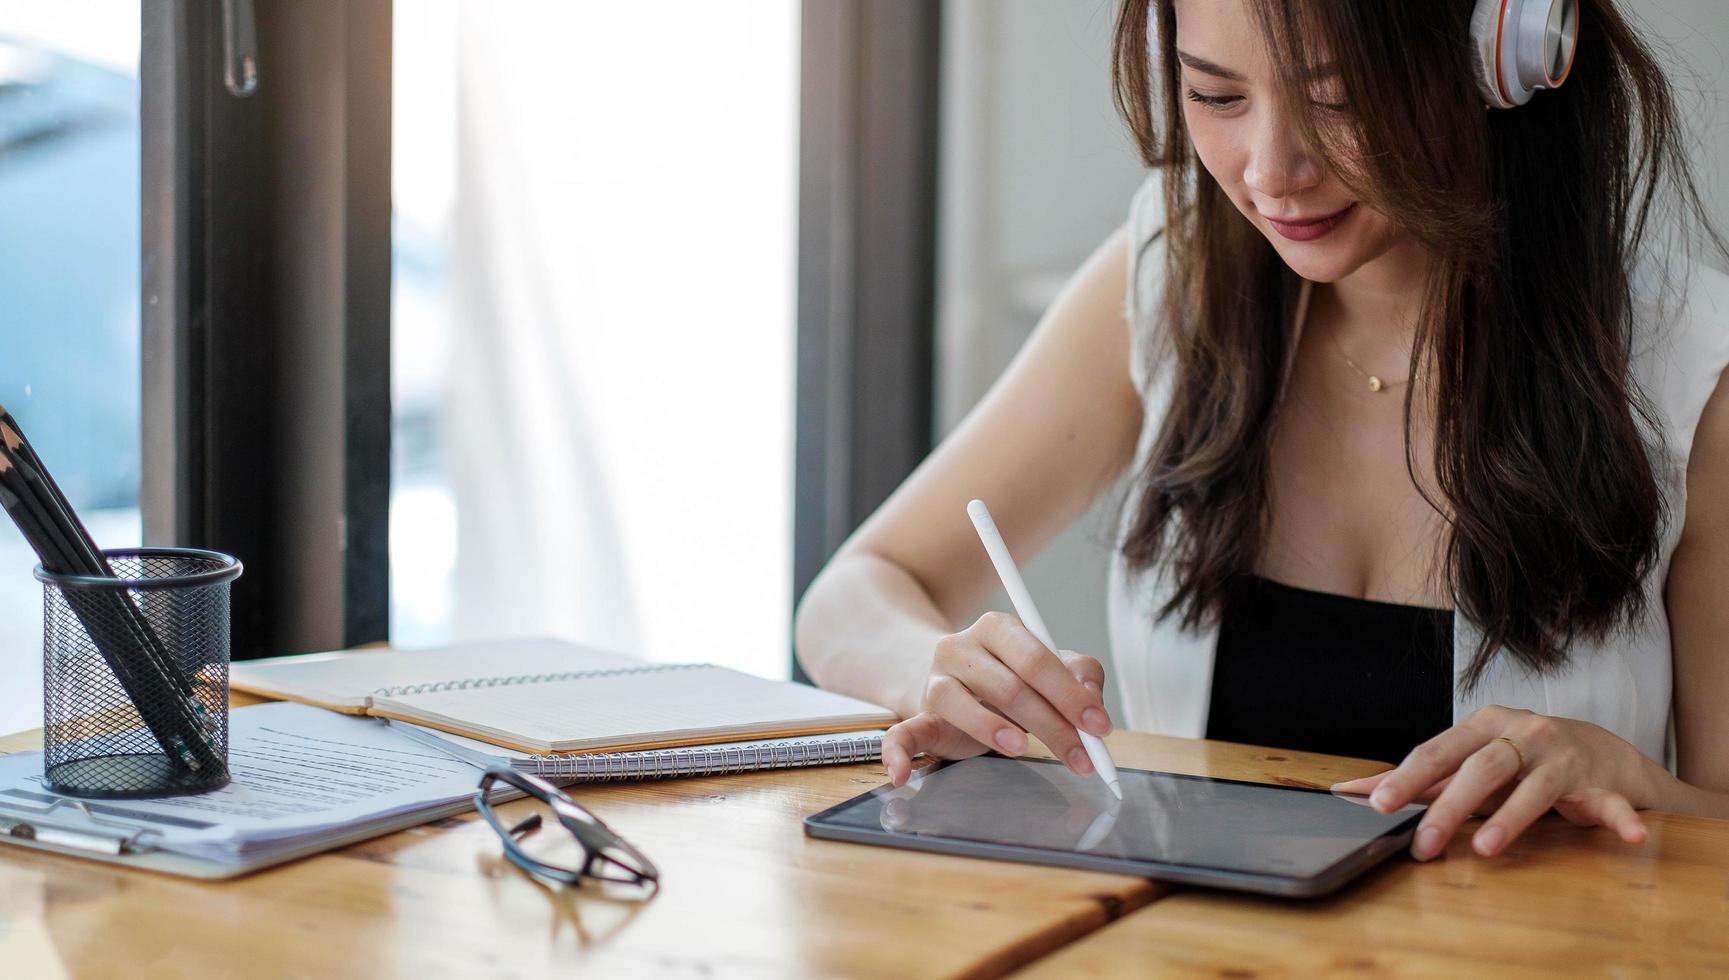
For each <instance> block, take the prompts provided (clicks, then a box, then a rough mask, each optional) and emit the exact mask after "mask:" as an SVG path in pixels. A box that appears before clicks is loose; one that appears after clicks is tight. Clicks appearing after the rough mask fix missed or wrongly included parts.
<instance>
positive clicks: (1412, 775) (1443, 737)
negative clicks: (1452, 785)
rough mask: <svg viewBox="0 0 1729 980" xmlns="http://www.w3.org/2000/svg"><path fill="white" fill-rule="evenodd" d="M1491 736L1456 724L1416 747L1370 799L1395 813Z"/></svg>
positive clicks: (1378, 806)
mask: <svg viewBox="0 0 1729 980" xmlns="http://www.w3.org/2000/svg"><path fill="white" fill-rule="evenodd" d="M1491 737H1492V736H1490V735H1489V734H1487V733H1486V732H1484V731H1482V730H1481V729H1478V728H1474V727H1470V726H1466V725H1454V726H1453V727H1452V728H1449V729H1447V730H1446V731H1444V732H1442V733H1441V734H1439V735H1436V736H1435V737H1434V738H1431V739H1429V740H1428V741H1427V742H1424V743H1422V744H1421V745H1418V746H1417V747H1416V748H1414V749H1412V750H1411V754H1410V755H1407V756H1405V761H1403V762H1401V763H1399V765H1398V766H1397V767H1396V768H1395V769H1394V770H1393V771H1392V772H1390V773H1387V775H1386V777H1385V778H1384V779H1382V780H1381V782H1380V785H1378V786H1376V787H1375V791H1374V792H1373V793H1371V794H1370V795H1369V802H1370V803H1371V804H1372V805H1373V806H1374V807H1375V809H1377V810H1379V811H1381V812H1382V813H1392V812H1393V811H1394V810H1397V809H1398V808H1399V807H1402V806H1404V805H1405V804H1406V803H1409V802H1411V801H1412V800H1414V799H1417V798H1418V797H1419V796H1421V795H1422V793H1423V791H1424V790H1426V789H1428V788H1430V787H1431V786H1434V785H1435V784H1436V783H1438V782H1440V781H1441V780H1442V779H1443V778H1444V777H1447V776H1450V775H1452V774H1453V773H1454V772H1455V771H1456V770H1457V769H1458V768H1459V766H1460V765H1462V764H1463V763H1464V761H1465V760H1466V759H1468V758H1470V757H1471V755H1472V754H1473V753H1475V752H1476V751H1477V750H1478V749H1481V748H1482V747H1483V746H1484V745H1485V744H1487V743H1488V742H1489V740H1490V738H1491ZM1510 749H1511V747H1510V746H1509V750H1510Z"/></svg>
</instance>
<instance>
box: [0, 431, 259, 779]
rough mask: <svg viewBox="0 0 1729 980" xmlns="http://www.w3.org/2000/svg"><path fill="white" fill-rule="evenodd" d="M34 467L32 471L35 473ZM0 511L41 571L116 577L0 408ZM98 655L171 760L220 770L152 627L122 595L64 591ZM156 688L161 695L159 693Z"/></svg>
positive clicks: (191, 698)
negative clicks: (39, 562)
mask: <svg viewBox="0 0 1729 980" xmlns="http://www.w3.org/2000/svg"><path fill="white" fill-rule="evenodd" d="M32 464H34V465H32ZM0 490H3V491H4V492H3V493H0V503H3V504H4V506H5V509H6V511H7V513H8V514H9V515H10V516H11V517H12V519H13V523H15V524H17V525H18V529H19V531H20V532H21V533H22V534H23V535H24V537H25V540H26V541H27V542H28V543H29V544H30V546H31V547H32V548H33V549H34V550H35V551H36V553H37V556H38V557H39V558H41V559H42V565H43V568H44V569H45V570H47V571H51V572H56V573H60V574H70V575H85V576H97V577H105V578H112V577H114V573H113V569H112V568H111V567H110V566H109V565H108V563H107V560H106V559H105V558H104V557H103V556H102V553H101V552H100V551H99V550H97V549H96V546H95V542H94V541H92V540H91V538H90V536H89V532H88V531H86V530H85V529H84V526H83V525H82V524H81V523H79V522H78V520H77V517H76V516H75V515H74V514H73V513H72V512H71V508H70V506H69V505H67V504H65V498H64V496H62V495H61V494H60V493H59V488H58V487H57V486H55V485H54V484H53V481H52V478H51V477H49V476H48V475H47V471H46V469H44V468H43V467H42V466H41V465H40V459H39V458H37V457H36V456H35V452H34V450H33V449H31V448H30V446H29V443H28V441H27V440H26V439H24V437H23V433H22V432H21V431H20V430H19V428H18V426H17V423H16V422H15V421H13V419H12V417H11V415H10V414H8V413H7V412H6V411H5V409H4V408H0ZM61 594H62V595H64V596H65V597H66V600H67V602H68V604H69V605H70V606H71V607H72V610H73V612H74V613H75V614H76V615H77V616H78V618H79V620H80V621H81V622H82V623H83V624H84V626H85V629H86V632H88V633H89V635H90V638H91V640H92V641H94V642H95V644H96V647H97V651H98V652H99V653H100V654H101V655H102V657H103V660H104V661H105V662H106V663H107V664H108V667H109V669H110V670H111V671H112V672H113V673H114V676H115V679H116V680H117V681H119V682H120V685H121V687H122V688H123V689H124V690H125V692H126V695H127V697H128V698H129V699H130V700H131V701H132V703H133V706H134V708H135V709H136V710H137V712H138V715H139V718H140V719H141V720H142V721H143V722H144V723H145V725H146V727H148V728H149V729H150V731H151V734H152V735H153V736H155V737H156V740H157V741H158V742H159V743H160V744H161V746H162V748H163V751H164V752H166V753H167V756H168V758H169V759H170V760H171V761H173V762H175V763H177V764H179V765H181V766H183V767H185V768H187V769H190V770H193V771H197V772H200V773H205V772H208V771H209V767H212V766H214V767H216V768H217V769H225V768H226V767H225V765H224V763H223V760H222V758H221V756H220V755H218V754H217V753H216V752H215V750H214V749H213V748H212V747H211V746H210V744H209V742H208V740H207V739H206V738H205V737H204V736H205V734H206V733H207V732H208V718H207V712H205V711H204V710H203V704H202V703H201V702H199V701H198V699H197V697H196V695H195V694H194V692H193V689H192V685H191V683H190V681H189V680H187V679H186V677H185V675H184V672H183V671H181V670H179V667H178V665H177V664H175V663H174V662H173V661H172V660H170V659H169V657H168V654H167V651H166V649H164V648H163V647H162V645H161V641H160V640H159V639H157V637H156V636H155V633H154V631H153V630H151V629H150V625H149V622H148V621H147V620H145V619H144V617H143V614H142V613H141V612H139V610H138V608H137V606H136V605H134V604H133V602H132V597H131V596H130V595H129V594H128V593H126V592H124V591H114V592H91V591H86V590H81V589H63V590H62V593H61ZM155 688H165V690H161V691H160V692H158V691H157V690H154V689H155Z"/></svg>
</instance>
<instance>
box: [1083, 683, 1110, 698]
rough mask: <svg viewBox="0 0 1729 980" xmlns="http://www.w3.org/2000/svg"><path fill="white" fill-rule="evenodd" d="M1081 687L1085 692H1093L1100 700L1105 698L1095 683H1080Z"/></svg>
mask: <svg viewBox="0 0 1729 980" xmlns="http://www.w3.org/2000/svg"><path fill="white" fill-rule="evenodd" d="M1081 686H1082V687H1084V688H1086V689H1087V690H1089V691H1091V692H1093V694H1095V695H1097V696H1098V697H1100V698H1103V697H1104V696H1105V692H1104V690H1103V689H1101V688H1100V687H1099V684H1098V682H1097V681H1081Z"/></svg>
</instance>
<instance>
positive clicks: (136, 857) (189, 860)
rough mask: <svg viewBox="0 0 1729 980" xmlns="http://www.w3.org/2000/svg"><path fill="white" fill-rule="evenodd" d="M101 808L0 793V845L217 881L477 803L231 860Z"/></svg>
mask: <svg viewBox="0 0 1729 980" xmlns="http://www.w3.org/2000/svg"><path fill="white" fill-rule="evenodd" d="M522 795H523V794H522V792H521V791H520V790H517V789H514V788H512V789H500V790H499V791H497V792H495V793H494V794H493V796H492V798H493V800H494V801H496V802H500V803H502V802H506V801H509V800H514V799H517V798H519V797H521V796H522ZM101 808H102V804H101V802H100V801H90V802H86V801H84V800H73V799H58V800H55V801H54V802H53V803H51V804H48V805H46V806H33V805H30V804H27V803H21V802H14V801H10V800H0V845H11V846H16V847H20V848H24V849H26V850H31V851H40V852H43V853H47V854H59V855H64V856H68V857H76V858H83V859H85V860H90V861H101V862H103V863H105V864H113V865H118V866H120V867H126V868H139V869H142V870H145V871H155V872H160V873H162V874H171V875H179V876H181V877H186V878H198V879H202V880H205V881H220V880H225V879H229V878H238V877H240V876H242V875H247V874H251V873H252V872H254V871H261V870H263V869H265V868H270V867H274V866H276V865H279V864H286V863H287V862H289V861H295V860H299V859H300V858H304V857H311V856H312V855H314V854H319V853H322V852H324V851H330V850H335V849H337V848H341V847H347V846H348V845H350V844H358V843H360V842H361V841H364V840H371V839H372V838H374V837H382V836H384V835H385V834H391V833H395V832H396V831H398V830H406V829H408V828H409V827H415V826H419V825H420V824H424V823H430V822H431V821H434V820H440V819H443V818H444V817H448V816H454V815H455V814H458V813H463V812H466V811H468V810H472V809H474V798H473V797H472V796H465V797H463V798H461V799H458V800H452V801H450V802H448V803H442V804H439V805H437V806H433V807H428V808H426V809H424V810H414V811H410V812H408V813H399V814H396V815H394V816H391V817H385V818H381V819H378V820H371V821H365V822H362V823H357V824H351V825H349V826H345V827H342V828H340V829H338V830H333V831H331V832H330V833H328V834H322V835H318V836H315V837H312V838H309V839H308V840H306V841H303V842H301V843H299V844H295V845H291V846H288V847H284V848H281V849H275V848H272V849H271V850H270V851H269V852H268V853H264V854H258V855H254V856H251V857H241V858H239V859H238V860H235V861H218V860H213V859H210V858H203V857H194V856H191V855H187V854H178V853H175V852H173V851H166V850H163V849H161V848H159V847H158V846H156V843H155V842H154V841H153V839H152V838H153V837H155V836H157V835H158V831H156V830H155V829H154V828H152V827H150V826H148V825H146V824H142V823H137V822H133V821H129V820H124V819H120V818H117V817H114V816H110V815H107V814H104V813H102V812H101Z"/></svg>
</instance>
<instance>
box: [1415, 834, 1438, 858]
mask: <svg viewBox="0 0 1729 980" xmlns="http://www.w3.org/2000/svg"><path fill="white" fill-rule="evenodd" d="M1440 849H1441V828H1439V827H1424V828H1423V829H1421V830H1419V831H1417V842H1416V846H1415V847H1413V848H1412V849H1411V850H1412V852H1413V853H1415V854H1416V856H1417V860H1419V861H1427V860H1429V859H1430V858H1432V857H1434V856H1435V853H1436V852H1437V851H1439V850H1440Z"/></svg>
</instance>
